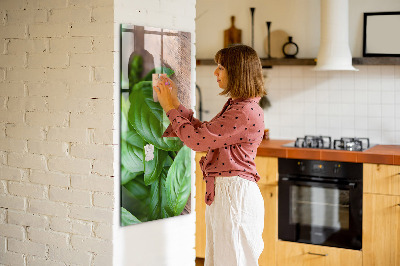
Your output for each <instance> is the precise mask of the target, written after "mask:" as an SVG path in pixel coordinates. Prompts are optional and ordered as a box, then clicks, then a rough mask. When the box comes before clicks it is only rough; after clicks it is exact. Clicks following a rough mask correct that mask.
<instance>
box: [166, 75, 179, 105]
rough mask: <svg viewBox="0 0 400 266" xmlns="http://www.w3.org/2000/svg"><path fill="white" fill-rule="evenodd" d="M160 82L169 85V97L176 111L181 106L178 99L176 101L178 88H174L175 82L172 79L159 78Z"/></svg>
mask: <svg viewBox="0 0 400 266" xmlns="http://www.w3.org/2000/svg"><path fill="white" fill-rule="evenodd" d="M161 80H162V81H163V83H164V84H165V83H167V84H168V83H169V84H170V87H171V88H172V89H171V97H172V104H173V105H174V108H175V109H177V108H178V107H179V105H180V104H181V103H180V101H179V99H178V87H177V86H176V84H175V82H173V81H172V79H170V78H166V77H161Z"/></svg>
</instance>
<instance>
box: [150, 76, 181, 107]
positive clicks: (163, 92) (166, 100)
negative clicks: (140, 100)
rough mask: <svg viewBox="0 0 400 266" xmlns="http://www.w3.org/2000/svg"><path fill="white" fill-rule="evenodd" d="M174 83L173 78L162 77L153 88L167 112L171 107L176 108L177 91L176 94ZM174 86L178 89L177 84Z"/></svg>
mask: <svg viewBox="0 0 400 266" xmlns="http://www.w3.org/2000/svg"><path fill="white" fill-rule="evenodd" d="M173 85H175V84H173V82H172V80H171V79H169V78H164V77H161V78H160V81H159V82H158V83H157V84H156V85H155V86H153V90H154V91H155V92H156V93H157V98H158V101H159V102H160V105H161V107H162V108H163V109H164V111H165V113H167V112H168V111H169V110H171V109H175V108H176V107H175V105H174V104H176V100H175V99H177V97H176V93H175V95H174V92H173V90H174V88H173ZM174 87H175V91H176V86H174ZM178 102H179V101H178ZM178 106H179V105H178ZM178 106H177V107H178Z"/></svg>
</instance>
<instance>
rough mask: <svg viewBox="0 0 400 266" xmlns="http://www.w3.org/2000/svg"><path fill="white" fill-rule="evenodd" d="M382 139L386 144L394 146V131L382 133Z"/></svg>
mask: <svg viewBox="0 0 400 266" xmlns="http://www.w3.org/2000/svg"><path fill="white" fill-rule="evenodd" d="M382 139H385V141H386V143H387V144H395V143H396V131H386V130H385V131H382Z"/></svg>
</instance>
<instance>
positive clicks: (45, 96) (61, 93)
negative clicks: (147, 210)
mask: <svg viewBox="0 0 400 266" xmlns="http://www.w3.org/2000/svg"><path fill="white" fill-rule="evenodd" d="M113 14H114V11H113V1H112V0H89V1H83V0H29V1H27V0H2V1H1V4H0V265H4V266H10V265H30V266H32V265H33V266H34V265H40V266H46V265H51V266H54V265H56V266H57V265H112V249H113V248H112V230H111V228H112V223H113V209H114V207H113V202H114V200H115V199H114V189H113V188H114V179H113V178H112V177H111V176H112V175H113V165H112V162H113V161H114V145H115V143H113V142H112V129H113V123H114V119H115V118H114V117H116V116H115V114H114V96H113V91H114V89H113V82H114V69H113V64H114V54H115V52H114V29H113V16H114V15H113ZM108 72H110V73H108ZM102 162H104V165H100V164H101V163H102ZM71 180H72V181H71ZM100 253H102V255H101V256H100V255H98V254H100Z"/></svg>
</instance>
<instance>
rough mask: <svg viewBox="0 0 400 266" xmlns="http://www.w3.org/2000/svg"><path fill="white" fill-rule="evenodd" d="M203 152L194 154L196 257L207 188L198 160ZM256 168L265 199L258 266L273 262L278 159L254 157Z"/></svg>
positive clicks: (202, 239) (201, 248) (200, 252)
mask: <svg viewBox="0 0 400 266" xmlns="http://www.w3.org/2000/svg"><path fill="white" fill-rule="evenodd" d="M205 155H206V153H203V152H198V153H196V157H195V160H196V257H198V258H204V257H205V246H206V226H205V208H206V204H205V202H204V194H205V191H206V188H205V182H203V173H202V171H201V169H200V167H199V161H200V159H201V157H202V156H205ZM255 163H256V166H257V171H258V173H259V174H260V176H261V179H260V181H259V182H258V185H259V188H260V191H261V194H262V196H263V198H264V208H265V215H264V231H263V240H264V250H263V252H262V254H261V256H260V258H259V265H260V266H267V265H268V266H269V265H276V259H275V254H276V242H277V239H278V238H277V236H278V225H277V224H278V218H277V214H278V187H277V183H278V159H277V158H271V157H262V156H257V157H256V159H255Z"/></svg>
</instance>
